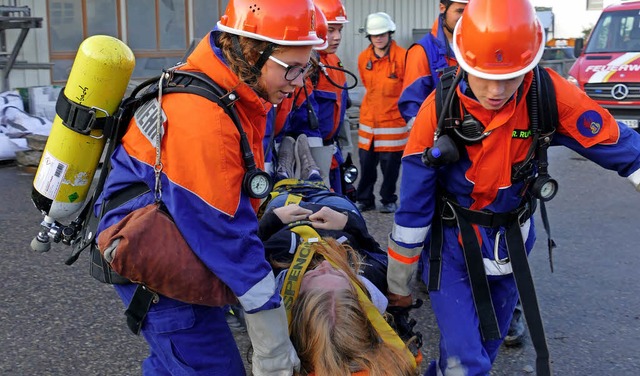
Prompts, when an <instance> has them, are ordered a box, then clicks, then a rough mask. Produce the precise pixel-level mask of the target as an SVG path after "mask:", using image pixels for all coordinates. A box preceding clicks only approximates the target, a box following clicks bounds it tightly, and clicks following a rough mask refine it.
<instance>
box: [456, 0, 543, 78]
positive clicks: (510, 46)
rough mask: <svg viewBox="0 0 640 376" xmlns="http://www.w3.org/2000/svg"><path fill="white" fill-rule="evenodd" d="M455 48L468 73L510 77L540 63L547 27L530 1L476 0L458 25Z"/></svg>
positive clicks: (471, 3)
mask: <svg viewBox="0 0 640 376" xmlns="http://www.w3.org/2000/svg"><path fill="white" fill-rule="evenodd" d="M453 51H454V53H455V55H456V59H457V60H458V64H460V67H461V68H462V69H464V70H465V71H466V72H468V73H470V74H472V75H474V76H477V77H480V78H484V79H488V80H508V79H511V78H514V77H517V76H520V75H523V74H525V73H527V72H528V71H530V70H532V69H533V68H534V67H535V66H536V65H537V64H538V62H539V61H540V59H541V58H542V53H543V52H544V29H543V27H542V24H541V23H540V21H539V20H538V18H537V17H536V13H535V10H534V9H533V6H532V5H531V3H529V1H528V0H509V1H504V0H474V1H471V2H469V4H468V5H467V7H466V8H465V11H464V14H463V15H462V17H461V18H460V21H458V23H457V24H456V28H455V29H454V32H453Z"/></svg>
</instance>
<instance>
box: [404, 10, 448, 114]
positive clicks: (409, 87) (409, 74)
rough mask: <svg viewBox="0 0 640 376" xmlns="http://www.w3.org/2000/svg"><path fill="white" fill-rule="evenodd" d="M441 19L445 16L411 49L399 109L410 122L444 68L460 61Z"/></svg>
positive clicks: (408, 52) (434, 86) (406, 64)
mask: <svg viewBox="0 0 640 376" xmlns="http://www.w3.org/2000/svg"><path fill="white" fill-rule="evenodd" d="M441 22H442V16H440V17H438V19H437V20H436V21H435V22H434V23H433V27H432V29H431V33H428V34H426V35H425V36H424V37H422V38H421V39H420V40H419V41H418V42H417V43H414V44H412V45H411V46H410V47H409V49H408V50H407V60H406V63H405V72H404V86H403V88H402V94H401V95H400V99H399V100H398V108H399V109H400V113H401V114H402V117H403V118H404V119H405V120H406V121H410V120H411V119H412V118H415V116H416V115H417V114H418V109H419V108H420V105H422V102H424V100H425V99H427V96H429V94H431V92H432V91H433V90H434V89H435V88H436V86H437V85H438V82H440V76H441V72H442V69H444V68H446V67H447V66H453V65H457V64H458V62H457V61H456V58H455V56H454V54H453V50H452V49H451V47H450V45H449V42H448V41H447V36H446V35H445V34H444V29H443V28H442V26H441ZM434 72H436V73H435V74H434Z"/></svg>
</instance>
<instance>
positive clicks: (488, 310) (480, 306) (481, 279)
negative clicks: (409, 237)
mask: <svg viewBox="0 0 640 376" xmlns="http://www.w3.org/2000/svg"><path fill="white" fill-rule="evenodd" d="M456 218H457V220H458V228H459V229H460V235H461V237H462V250H463V251H464V262H465V264H466V265H467V272H468V273H469V283H470V284H471V293H472V294H473V304H474V305H475V306H476V312H477V313H478V319H479V320H480V333H481V334H482V339H483V340H485V341H488V340H494V339H500V338H502V335H501V334H500V328H499V327H498V319H497V318H496V312H495V310H494V308H493V300H492V299H491V289H490V287H489V282H488V280H487V274H486V273H485V270H484V261H483V260H482V250H481V249H480V245H479V244H478V239H477V238H476V232H475V230H474V229H473V226H472V225H471V222H469V220H468V219H467V218H466V216H465V215H456Z"/></svg>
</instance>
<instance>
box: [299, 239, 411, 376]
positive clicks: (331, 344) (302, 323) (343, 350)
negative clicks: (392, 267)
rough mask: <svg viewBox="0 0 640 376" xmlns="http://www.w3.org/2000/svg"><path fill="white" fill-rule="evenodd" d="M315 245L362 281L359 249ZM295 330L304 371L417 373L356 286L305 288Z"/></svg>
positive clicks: (378, 375)
mask: <svg viewBox="0 0 640 376" xmlns="http://www.w3.org/2000/svg"><path fill="white" fill-rule="evenodd" d="M314 249H315V250H316V254H319V255H322V256H327V257H329V258H330V259H331V260H332V261H333V262H335V263H336V264H337V265H338V267H339V268H340V269H342V270H344V271H345V272H346V273H347V274H348V275H349V277H350V278H354V280H355V281H357V283H359V284H360V282H359V281H358V279H357V278H356V273H355V271H354V270H358V268H357V267H356V268H354V265H359V258H358V256H357V253H356V252H355V251H354V250H353V249H351V248H350V247H349V248H346V247H344V246H342V245H341V244H339V243H338V242H336V241H335V240H333V239H326V243H324V244H323V243H319V244H318V245H314ZM353 257H356V258H355V260H353ZM350 259H352V260H350ZM354 261H355V264H354ZM343 267H346V269H343ZM361 287H362V285H361ZM365 291H366V289H365ZM290 329H291V342H292V343H293V346H294V347H295V348H296V351H297V352H298V356H299V357H300V361H301V365H302V373H301V374H302V375H308V374H309V373H311V372H314V373H315V375H317V376H325V375H331V376H334V375H335V376H339V375H345V376H346V375H351V373H353V372H358V371H368V372H369V375H370V376H412V375H416V374H417V370H416V369H415V368H414V367H413V365H412V364H411V363H410V361H409V359H407V355H406V354H405V353H403V352H402V351H400V350H399V349H397V348H395V347H393V346H390V345H388V344H387V343H385V342H383V341H382V340H381V339H380V337H379V335H378V333H377V332H376V330H375V328H374V327H373V325H372V324H371V322H370V321H369V319H368V318H367V315H366V313H365V311H364V308H363V306H362V305H361V304H360V301H359V300H358V295H357V293H356V292H355V290H353V289H349V290H344V289H343V290H321V289H311V290H308V291H304V292H302V293H301V294H300V295H299V296H298V299H297V300H296V301H295V303H294V305H293V308H292V320H291V327H290Z"/></svg>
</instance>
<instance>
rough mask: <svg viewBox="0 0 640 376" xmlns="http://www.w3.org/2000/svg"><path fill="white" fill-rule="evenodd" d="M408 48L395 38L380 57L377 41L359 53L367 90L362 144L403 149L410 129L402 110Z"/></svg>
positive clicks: (362, 114) (363, 146) (362, 108)
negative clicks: (375, 50) (375, 47)
mask: <svg viewBox="0 0 640 376" xmlns="http://www.w3.org/2000/svg"><path fill="white" fill-rule="evenodd" d="M405 55H406V50H405V49H404V48H402V47H400V46H398V44H397V43H396V42H395V41H394V40H392V41H391V46H389V51H388V53H387V54H386V55H385V56H382V57H377V56H376V55H375V53H374V51H373V45H371V46H369V47H367V48H366V49H365V50H364V51H362V52H361V53H360V56H359V57H358V71H359V72H360V79H361V80H362V83H363V84H364V87H365V89H366V93H365V94H364V97H363V98H362V104H361V105H360V125H359V127H358V147H360V148H361V149H366V150H369V149H370V147H371V143H372V142H373V148H374V151H377V152H393V151H403V150H404V147H405V145H406V144H407V139H408V137H409V132H408V129H407V124H406V122H405V121H404V119H403V118H402V115H400V111H398V98H399V97H400V93H401V91H402V80H403V78H404V66H405V64H404V61H405Z"/></svg>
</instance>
